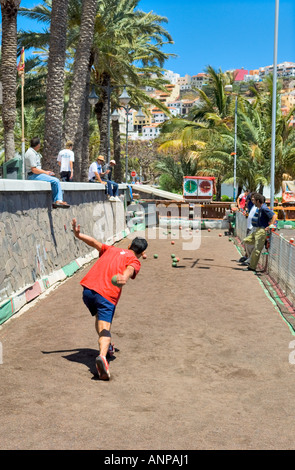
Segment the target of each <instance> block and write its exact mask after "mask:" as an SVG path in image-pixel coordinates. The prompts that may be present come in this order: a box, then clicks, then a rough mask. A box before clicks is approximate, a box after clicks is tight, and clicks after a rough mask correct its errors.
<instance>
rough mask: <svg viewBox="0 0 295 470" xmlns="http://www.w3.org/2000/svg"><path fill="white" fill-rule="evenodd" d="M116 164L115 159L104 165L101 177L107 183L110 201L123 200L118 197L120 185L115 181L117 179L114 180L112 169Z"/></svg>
mask: <svg viewBox="0 0 295 470" xmlns="http://www.w3.org/2000/svg"><path fill="white" fill-rule="evenodd" d="M115 165H116V162H115V160H111V161H110V163H107V164H106V165H104V166H103V168H102V177H101V179H102V181H106V183H107V189H108V195H109V201H117V202H121V199H120V198H119V197H118V193H119V185H118V183H115V181H112V171H113V168H114V166H115Z"/></svg>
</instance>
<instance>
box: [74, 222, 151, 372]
mask: <svg viewBox="0 0 295 470" xmlns="http://www.w3.org/2000/svg"><path fill="white" fill-rule="evenodd" d="M72 227H73V232H74V235H75V237H76V238H78V239H79V240H81V241H83V242H84V243H86V244H87V245H89V246H91V247H92V248H95V249H96V250H97V251H98V252H99V258H98V260H97V261H96V263H95V264H94V265H93V266H92V268H91V269H90V270H89V271H88V273H87V274H86V275H85V276H84V278H83V279H82V281H81V282H80V284H81V285H82V286H83V301H84V303H85V305H86V306H87V308H88V310H89V311H90V313H91V315H92V316H95V329H96V332H97V334H98V344H99V356H98V357H97V358H96V368H97V371H98V375H99V378H100V379H102V380H109V379H110V371H109V364H108V361H107V359H106V356H107V353H108V351H109V347H110V345H111V325H112V321H113V317H114V314H115V309H116V305H117V303H118V301H119V299H120V296H121V292H122V287H123V286H124V285H125V284H126V283H127V281H128V280H129V279H135V277H136V275H137V274H138V272H139V270H140V267H141V263H140V261H139V259H140V258H141V256H142V255H143V253H144V251H145V250H146V248H147V246H148V243H147V241H146V240H145V238H140V237H136V238H134V240H132V242H131V244H130V245H129V246H128V249H123V248H120V247H116V246H111V245H105V244H103V243H101V242H100V241H98V240H96V239H95V238H93V237H90V236H88V235H85V234H83V233H81V232H80V225H77V222H76V219H73V220H72ZM115 275H116V281H114V279H113V277H114V276H115Z"/></svg>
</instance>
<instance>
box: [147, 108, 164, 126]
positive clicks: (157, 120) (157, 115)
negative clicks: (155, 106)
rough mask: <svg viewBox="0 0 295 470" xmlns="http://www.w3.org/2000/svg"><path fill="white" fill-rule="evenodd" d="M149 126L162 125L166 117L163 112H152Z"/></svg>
mask: <svg viewBox="0 0 295 470" xmlns="http://www.w3.org/2000/svg"><path fill="white" fill-rule="evenodd" d="M151 114H152V116H151V124H162V123H163V122H165V121H166V120H167V116H166V114H165V113H164V112H163V111H154V110H152V113H151Z"/></svg>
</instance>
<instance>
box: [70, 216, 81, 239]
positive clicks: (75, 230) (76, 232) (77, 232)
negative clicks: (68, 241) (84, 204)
mask: <svg viewBox="0 0 295 470" xmlns="http://www.w3.org/2000/svg"><path fill="white" fill-rule="evenodd" d="M76 224H77V221H76V219H73V220H72V227H73V232H74V235H75V237H77V238H79V236H80V225H78V226H77V225H76Z"/></svg>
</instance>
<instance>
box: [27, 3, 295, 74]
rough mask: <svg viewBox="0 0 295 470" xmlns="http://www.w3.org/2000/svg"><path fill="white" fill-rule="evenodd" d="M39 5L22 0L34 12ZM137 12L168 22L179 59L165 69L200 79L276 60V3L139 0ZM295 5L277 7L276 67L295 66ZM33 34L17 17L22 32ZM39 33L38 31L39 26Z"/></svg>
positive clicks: (170, 61) (172, 51)
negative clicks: (209, 72) (214, 71)
mask: <svg viewBox="0 0 295 470" xmlns="http://www.w3.org/2000/svg"><path fill="white" fill-rule="evenodd" d="M38 3H41V2H38V1H32V0H22V1H21V6H23V7H26V8H30V7H33V6H34V5H37V4H38ZM138 8H139V9H141V10H143V11H145V12H149V11H154V12H155V13H157V14H158V15H161V16H163V17H165V18H167V20H168V23H163V26H164V27H165V29H166V30H167V31H168V32H169V33H170V35H171V36H172V39H173V41H174V44H173V45H167V46H165V47H164V49H163V50H164V51H165V52H167V53H170V54H176V57H171V58H169V59H168V60H167V61H166V63H165V65H164V67H165V69H168V70H172V71H173V72H175V73H179V74H180V75H181V76H184V75H185V74H189V75H196V74H197V73H200V72H204V70H205V68H206V67H207V66H208V65H211V66H212V67H214V68H215V69H220V68H221V70H222V71H225V70H233V69H238V68H244V69H246V70H252V69H257V68H259V67H263V66H266V65H272V64H273V61H274V25H275V0H225V1H223V2H222V1H220V0H140V1H139V4H138ZM294 26H295V1H294V0H280V2H279V29H278V31H279V33H278V59H277V60H278V63H281V62H285V61H290V62H295V27H294ZM20 28H22V29H26V28H28V29H32V26H31V23H28V22H27V20H25V19H23V18H21V17H18V29H20ZM39 28H40V26H39Z"/></svg>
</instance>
